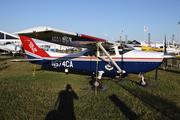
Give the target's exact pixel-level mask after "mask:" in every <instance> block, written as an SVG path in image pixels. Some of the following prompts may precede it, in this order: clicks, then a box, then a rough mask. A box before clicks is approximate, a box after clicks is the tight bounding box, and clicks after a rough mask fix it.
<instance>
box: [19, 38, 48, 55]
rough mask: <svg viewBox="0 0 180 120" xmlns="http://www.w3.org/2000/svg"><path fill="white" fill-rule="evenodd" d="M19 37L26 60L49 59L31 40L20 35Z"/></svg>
mask: <svg viewBox="0 0 180 120" xmlns="http://www.w3.org/2000/svg"><path fill="white" fill-rule="evenodd" d="M19 37H20V39H21V42H22V45H23V48H24V50H25V52H26V55H27V57H28V58H38V57H50V56H49V54H47V53H46V52H45V51H44V50H42V49H40V48H39V47H38V46H37V45H36V44H35V42H34V41H33V40H32V39H31V38H29V37H25V36H22V35H19Z"/></svg>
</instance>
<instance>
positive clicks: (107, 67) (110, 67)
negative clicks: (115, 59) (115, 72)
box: [105, 62, 114, 71]
mask: <svg viewBox="0 0 180 120" xmlns="http://www.w3.org/2000/svg"><path fill="white" fill-rule="evenodd" d="M105 68H106V70H109V71H111V70H112V69H114V66H113V64H112V63H111V62H108V63H106V65H105Z"/></svg>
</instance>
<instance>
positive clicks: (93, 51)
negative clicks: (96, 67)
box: [83, 48, 115, 57]
mask: <svg viewBox="0 0 180 120" xmlns="http://www.w3.org/2000/svg"><path fill="white" fill-rule="evenodd" d="M106 51H107V52H108V53H109V55H115V51H114V48H112V49H106ZM83 55H84V56H91V57H96V56H97V51H96V50H92V51H88V52H86V53H84V54H83ZM99 56H106V55H105V54H104V52H103V51H102V50H99Z"/></svg>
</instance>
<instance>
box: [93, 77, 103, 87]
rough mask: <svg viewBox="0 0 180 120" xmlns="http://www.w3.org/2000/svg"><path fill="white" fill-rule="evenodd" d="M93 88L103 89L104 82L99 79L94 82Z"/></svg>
mask: <svg viewBox="0 0 180 120" xmlns="http://www.w3.org/2000/svg"><path fill="white" fill-rule="evenodd" d="M93 87H97V88H101V87H102V81H101V80H99V79H97V81H96V80H94V81H93Z"/></svg>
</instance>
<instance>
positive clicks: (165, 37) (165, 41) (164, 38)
mask: <svg viewBox="0 0 180 120" xmlns="http://www.w3.org/2000/svg"><path fill="white" fill-rule="evenodd" d="M165 53H166V35H165V38H164V54H165Z"/></svg>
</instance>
